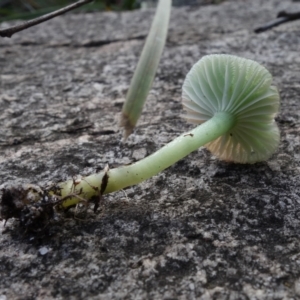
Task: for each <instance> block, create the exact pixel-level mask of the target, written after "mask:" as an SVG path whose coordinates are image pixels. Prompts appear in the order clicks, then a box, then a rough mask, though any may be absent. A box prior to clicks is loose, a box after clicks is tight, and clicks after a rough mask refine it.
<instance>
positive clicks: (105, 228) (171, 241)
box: [0, 0, 300, 300]
mask: <svg viewBox="0 0 300 300" xmlns="http://www.w3.org/2000/svg"><path fill="white" fill-rule="evenodd" d="M283 9H286V10H289V11H299V10H300V4H299V3H297V2H292V1H282V0H268V1H266V0H252V1H243V0H235V1H226V2H223V3H222V4H220V5H208V6H199V7H192V8H191V7H182V8H174V9H173V10H172V17H171V23H170V29H169V34H168V40H167V45H166V48H165V50H164V53H163V57H162V60H161V63H160V65H159V69H158V72H157V76H156V79H155V82H154V85H153V88H152V91H151V97H149V99H148V101H147V103H146V105H145V109H144V112H143V115H142V118H141V120H140V122H139V124H138V127H137V128H136V130H135V132H134V134H133V135H132V136H130V137H129V139H128V141H127V142H126V143H123V142H122V132H121V130H120V129H119V127H118V122H119V120H118V114H119V112H120V110H121V107H122V103H123V100H122V99H124V98H125V94H126V91H127V89H128V86H129V84H130V79H131V76H132V74H133V71H134V68H135V65H136V63H137V60H138V57H139V54H140V52H141V49H142V46H143V41H144V37H145V36H146V34H147V31H148V28H149V25H150V23H151V18H152V15H153V14H152V13H151V11H133V12H124V13H113V12H107V13H96V14H85V15H82V14H67V15H65V16H62V17H59V18H56V19H54V20H51V21H49V22H47V23H45V24H43V25H40V26H36V27H34V28H31V29H28V30H26V31H24V32H22V33H19V34H16V35H14V36H13V37H12V38H11V39H0V70H1V77H0V80H1V81H0V89H1V90H0V111H1V114H0V124H1V127H0V174H1V176H0V186H1V187H4V186H6V185H8V184H13V185H16V184H24V183H33V184H40V185H45V184H47V183H49V182H57V181H60V180H64V179H67V178H71V177H72V176H74V175H76V174H81V175H87V174H90V173H92V172H96V171H97V170H99V169H101V168H104V166H105V165H106V164H107V163H109V165H110V166H111V167H113V166H117V165H122V164H125V163H130V162H132V161H134V160H135V157H136V158H137V157H142V156H143V155H144V152H145V151H143V152H142V153H141V152H137V151H139V149H147V155H148V154H150V153H152V152H154V151H155V150H156V149H158V148H160V147H161V146H162V145H164V144H166V143H167V142H168V141H170V140H172V139H173V138H174V137H176V136H177V135H179V134H180V133H183V132H185V131H187V130H188V129H189V128H192V126H191V125H189V124H186V123H185V121H184V120H182V119H180V115H181V114H182V109H181V103H180V101H181V99H180V98H181V85H182V82H183V80H184V77H185V75H186V74H187V72H188V71H189V69H190V68H191V66H192V65H193V64H194V63H195V62H196V61H197V60H198V59H200V58H201V57H202V56H203V55H206V54H210V53H231V54H235V55H239V56H243V57H247V58H251V59H255V60H256V61H258V62H261V63H262V64H263V65H265V66H266V67H267V68H268V69H269V70H270V72H271V73H272V74H273V75H274V81H275V83H276V84H277V85H278V88H279V91H280V94H281V99H282V101H281V110H280V113H279V115H278V116H277V118H276V120H277V122H278V124H279V127H280V130H281V143H280V146H279V149H278V151H277V153H275V154H274V155H273V156H272V157H271V158H270V160H268V162H262V163H258V164H254V165H235V164H229V163H226V162H221V161H219V160H218V159H216V158H214V157H212V156H211V155H210V153H208V151H206V150H205V149H200V150H199V151H196V152H194V153H192V154H191V155H189V156H188V157H187V158H185V159H183V160H181V161H180V162H178V163H177V164H175V165H174V166H172V167H170V168H169V169H168V170H166V171H164V172H163V173H161V174H159V175H157V176H155V177H154V178H152V179H150V180H148V181H146V182H144V183H142V184H140V185H138V186H135V187H131V188H129V189H126V190H125V192H126V195H125V193H124V192H123V191H120V192H117V193H114V194H111V195H107V196H106V197H105V199H104V205H103V206H102V207H101V211H100V213H98V214H94V213H93V212H92V210H91V209H89V210H88V211H87V213H86V218H79V217H76V218H73V214H72V212H70V213H69V215H68V216H66V217H65V218H64V219H62V220H58V223H57V225H55V224H53V225H51V226H49V227H48V228H47V229H46V230H45V232H43V233H39V234H34V233H30V232H24V230H23V231H22V228H20V227H19V223H18V221H16V220H13V219H10V220H8V222H7V224H6V226H5V227H4V222H1V223H0V230H1V231H3V232H4V233H3V234H1V235H0V298H1V299H176V298H177V299H239V300H243V299H297V298H299V277H300V255H299V253H300V239H299V235H300V191H299V179H300V155H299V149H300V148H299V147H300V137H299V133H300V130H299V124H300V117H299V111H300V101H299V98H300V85H299V76H300V56H299V48H300V37H299V28H300V22H299V21H296V22H293V23H287V24H284V25H282V26H280V27H277V28H275V29H273V30H270V31H268V32H265V33H262V34H259V35H256V34H254V33H253V29H254V28H255V27H256V26H257V25H260V24H262V23H265V22H267V21H269V20H271V19H273V18H274V17H275V16H276V13H277V12H278V11H280V10H283ZM7 25H10V23H5V24H1V27H5V26H7ZM42 247H46V248H47V249H51V251H49V252H48V253H47V254H45V255H41V254H40V253H39V249H41V248H42Z"/></svg>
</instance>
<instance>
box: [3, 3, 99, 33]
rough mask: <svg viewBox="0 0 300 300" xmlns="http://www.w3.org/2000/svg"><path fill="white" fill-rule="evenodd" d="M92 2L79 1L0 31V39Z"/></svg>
mask: <svg viewBox="0 0 300 300" xmlns="http://www.w3.org/2000/svg"><path fill="white" fill-rule="evenodd" d="M93 1H94V0H79V1H78V2H76V3H73V4H70V5H68V6H66V7H63V8H61V9H58V10H56V11H54V12H52V13H49V14H46V15H44V16H41V17H38V18H35V19H33V20H30V21H27V22H24V23H22V24H19V25H16V26H12V27H8V28H5V29H2V30H0V36H1V37H9V38H10V37H11V36H12V35H13V34H15V33H16V32H19V31H22V30H24V29H27V28H29V27H32V26H35V25H37V24H40V23H43V22H45V21H48V20H50V19H52V18H54V17H56V16H59V15H62V14H64V13H66V12H68V11H70V10H73V9H75V8H78V7H80V6H82V5H84V4H87V3H89V2H93Z"/></svg>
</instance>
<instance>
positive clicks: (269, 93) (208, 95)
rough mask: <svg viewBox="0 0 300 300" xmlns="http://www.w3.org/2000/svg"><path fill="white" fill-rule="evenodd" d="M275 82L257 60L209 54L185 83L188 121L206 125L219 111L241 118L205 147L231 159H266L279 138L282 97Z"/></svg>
mask: <svg viewBox="0 0 300 300" xmlns="http://www.w3.org/2000/svg"><path fill="white" fill-rule="evenodd" d="M271 83H272V75H271V74H270V73H269V71H268V70H267V69H266V68H264V67H263V66H262V65H260V64H259V63H257V62H255V61H252V60H250V59H245V58H240V57H236V56H233V55H225V54H216V55H208V56H205V57H203V58H202V59H200V60H199V61H198V62H197V63H196V64H195V65H194V66H193V67H192V69H191V70H190V72H189V73H188V75H187V77H186V79H185V81H184V84H183V93H182V98H183V106H184V108H185V110H186V112H187V113H186V115H185V118H186V119H187V120H188V121H190V122H192V123H196V124H201V123H203V122H205V121H207V120H209V119H210V118H212V117H213V116H214V115H215V114H216V113H218V112H228V113H230V114H231V115H233V116H234V117H235V119H236V121H235V125H234V127H233V128H232V129H231V130H230V131H229V132H227V133H226V134H224V135H222V136H220V137H219V138H217V139H216V140H214V141H212V142H210V143H208V144H206V147H207V148H208V149H209V150H210V151H211V152H212V153H213V154H214V155H216V156H217V157H219V158H220V159H222V160H226V161H232V162H237V163H255V162H258V161H264V160H266V159H268V158H269V157H270V156H271V155H272V154H273V153H274V152H275V151H276V149H277V147H278V143H279V139H280V133H279V130H278V127H277V125H276V123H275V120H274V117H275V116H276V114H277V112H278V109H279V93H278V90H277V88H276V87H275V86H272V85H271Z"/></svg>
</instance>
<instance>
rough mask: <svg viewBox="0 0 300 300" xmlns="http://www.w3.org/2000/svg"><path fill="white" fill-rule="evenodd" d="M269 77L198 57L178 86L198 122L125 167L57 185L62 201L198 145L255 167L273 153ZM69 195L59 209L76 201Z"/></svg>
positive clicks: (254, 66)
mask: <svg viewBox="0 0 300 300" xmlns="http://www.w3.org/2000/svg"><path fill="white" fill-rule="evenodd" d="M271 82H272V76H271V74H270V73H269V72H268V71H267V70H266V69H265V68H264V67H263V66H261V65H260V64H258V63H257V62H254V61H252V60H250V59H245V58H240V57H236V56H233V55H225V54H220V55H208V56H205V57H203V58H202V59H200V60H199V61H198V62H197V63H196V64H195V65H194V66H193V67H192V69H191V71H190V72H189V73H188V75H187V77H186V79H185V81H184V84H183V93H182V97H183V106H184V108H185V110H186V111H187V113H186V115H185V117H186V119H187V120H189V121H191V122H193V123H197V124H200V125H199V126H197V127H196V128H195V129H193V130H191V131H189V132H187V133H184V134H182V135H181V136H179V137H177V138H176V139H175V140H173V141H172V142H170V143H169V144H167V145H165V146H164V147H162V148H161V149H160V150H158V151H157V152H155V153H154V154H152V155H150V156H148V157H146V158H144V159H142V160H140V161H138V162H136V163H133V164H131V165H127V166H123V167H119V168H115V169H110V170H106V171H102V172H100V173H97V174H93V175H90V176H87V177H85V178H83V180H81V181H80V182H77V183H76V185H74V182H73V181H72V180H70V181H67V182H64V183H61V184H59V187H60V193H61V196H62V197H66V196H68V195H69V194H71V192H74V186H75V190H76V191H77V193H79V194H80V195H81V196H80V197H83V198H85V199H89V198H91V197H93V196H96V195H97V193H98V194H99V192H100V190H101V193H102V192H103V193H104V194H106V193H110V192H114V191H117V190H120V189H123V188H125V187H127V186H131V185H134V184H138V183H140V182H142V181H144V180H146V179H148V178H150V177H152V176H153V175H156V174H158V173H159V172H161V171H162V170H164V169H166V168H168V167H169V166H171V165H173V164H174V163H176V162H177V161H178V160H180V159H182V158H183V157H185V156H187V155H188V154H190V153H191V152H193V151H195V150H197V149H198V148H199V147H201V146H204V145H206V147H207V148H208V149H209V150H210V151H211V152H212V153H213V154H214V155H216V156H217V157H219V158H220V159H222V160H226V161H232V162H236V163H255V162H258V161H263V160H266V159H267V158H269V157H270V156H271V155H272V154H273V153H274V151H275V150H276V149H277V146H278V143H279V138H280V135H279V130H278V127H277V125H276V123H275V121H274V117H275V115H276V114H277V112H278V108H279V94H278V91H277V89H276V87H274V86H272V85H271ZM79 201H80V199H78V197H69V198H68V199H67V200H66V201H64V202H63V207H68V206H70V205H74V204H76V203H78V202H79Z"/></svg>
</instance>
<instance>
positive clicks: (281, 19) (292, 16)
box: [254, 11, 300, 33]
mask: <svg viewBox="0 0 300 300" xmlns="http://www.w3.org/2000/svg"><path fill="white" fill-rule="evenodd" d="M299 19H300V12H296V13H288V12H286V11H281V12H279V13H278V15H277V19H275V20H272V21H270V22H268V23H266V24H264V25H262V26H259V27H257V28H255V29H254V32H255V33H260V32H263V31H266V30H269V29H271V28H273V27H276V26H278V25H280V24H282V23H286V22H291V21H295V20H299Z"/></svg>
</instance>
